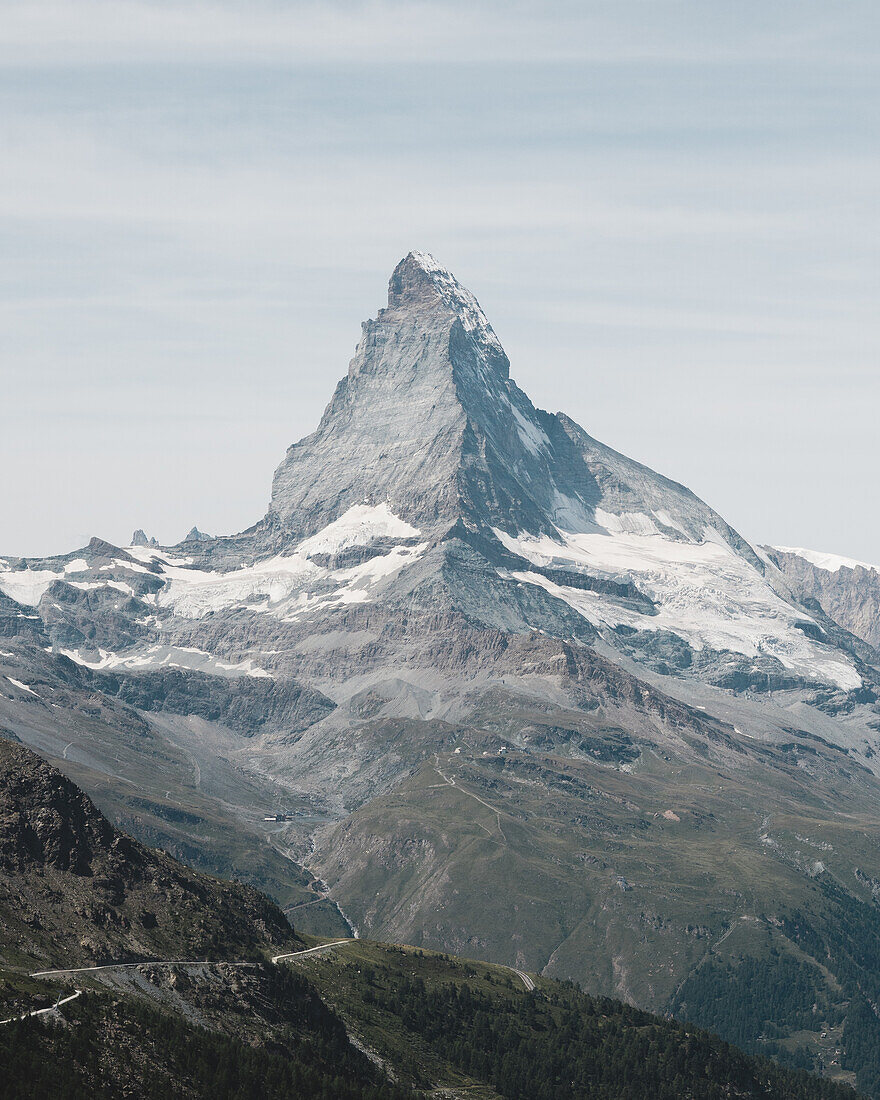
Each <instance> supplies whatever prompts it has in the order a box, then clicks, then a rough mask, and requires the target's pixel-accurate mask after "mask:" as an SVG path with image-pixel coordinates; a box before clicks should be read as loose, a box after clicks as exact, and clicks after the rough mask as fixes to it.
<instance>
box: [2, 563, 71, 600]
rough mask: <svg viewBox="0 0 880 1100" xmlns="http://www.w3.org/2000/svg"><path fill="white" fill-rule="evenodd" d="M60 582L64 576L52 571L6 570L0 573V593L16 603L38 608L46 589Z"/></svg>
mask: <svg viewBox="0 0 880 1100" xmlns="http://www.w3.org/2000/svg"><path fill="white" fill-rule="evenodd" d="M60 580H64V574H63V573H54V572H53V571H52V570H51V569H6V570H3V571H2V572H0V592H3V593H4V595H6V596H9V598H10V599H13V600H15V602H16V603H21V604H26V605H27V606H28V607H36V606H37V604H38V603H39V602H40V600H41V599H42V598H43V594H44V592H45V591H46V589H47V588H48V587H49V586H50V585H51V584H54V583H55V581H60Z"/></svg>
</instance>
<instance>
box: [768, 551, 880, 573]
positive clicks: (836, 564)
mask: <svg viewBox="0 0 880 1100" xmlns="http://www.w3.org/2000/svg"><path fill="white" fill-rule="evenodd" d="M773 549H774V550H778V551H779V553H780V554H794V555H795V556H796V557H799V558H803V559H804V561H808V562H809V563H810V565H815V566H816V568H817V569H824V570H825V571H826V572H827V573H839V572H840V570H841V569H869V570H873V572H875V573H880V566H876V565H870V564H869V563H868V562H866V561H857V560H856V559H855V558H844V557H842V556H841V555H840V554H825V553H822V552H821V551H819V550H804V549H803V548H802V547H800V546H774V547H773Z"/></svg>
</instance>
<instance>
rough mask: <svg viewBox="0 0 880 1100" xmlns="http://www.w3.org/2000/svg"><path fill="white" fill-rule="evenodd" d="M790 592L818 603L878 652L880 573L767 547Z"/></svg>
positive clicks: (850, 562) (859, 565)
mask: <svg viewBox="0 0 880 1100" xmlns="http://www.w3.org/2000/svg"><path fill="white" fill-rule="evenodd" d="M767 551H768V553H769V554H770V556H771V558H772V559H773V561H774V563H775V564H776V565H777V566H778V567H779V569H780V570H781V571H782V572H783V573H784V574H785V576H786V579H787V580H788V582H789V584H790V585H791V587H792V589H793V591H795V592H796V593H797V594H798V595H799V596H801V597H804V598H806V599H814V600H818V602H819V603H820V604H821V605H822V607H823V608H824V610H825V611H826V612H827V613H828V614H829V615H830V616H831V618H832V619H834V620H835V622H838V623H840V625H841V626H842V627H844V628H845V629H846V630H848V631H849V632H850V633H851V634H855V635H856V637H858V638H862V639H864V641H866V642H868V644H869V645H872V646H874V648H875V649H877V648H880V569H878V568H877V567H875V566H872V565H867V564H865V563H863V562H858V561H853V560H851V559H849V558H841V557H838V556H836V555H833V554H817V553H814V552H813V551H810V550H786V549H784V548H783V547H768V548H767Z"/></svg>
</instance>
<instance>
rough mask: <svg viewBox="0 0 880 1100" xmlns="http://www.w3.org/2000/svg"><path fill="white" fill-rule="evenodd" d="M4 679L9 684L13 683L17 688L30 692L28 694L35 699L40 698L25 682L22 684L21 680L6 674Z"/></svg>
mask: <svg viewBox="0 0 880 1100" xmlns="http://www.w3.org/2000/svg"><path fill="white" fill-rule="evenodd" d="M6 679H7V680H8V681H9V682H10V684H14V685H15V687H17V688H19V690H21V691H27V692H30V694H31V695H33V696H35V697H36V698H37V699H39V698H40V697H39V695H37V693H36V692H35V691H34V689H33V688H32V687H28V686H27V684H23V683H22V682H21V680H16V679H14V678H13V677H12V676H7V677H6Z"/></svg>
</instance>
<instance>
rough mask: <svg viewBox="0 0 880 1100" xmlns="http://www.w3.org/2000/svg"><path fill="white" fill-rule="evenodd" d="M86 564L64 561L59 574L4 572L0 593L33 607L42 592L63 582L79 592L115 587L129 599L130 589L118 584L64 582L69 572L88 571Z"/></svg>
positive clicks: (1, 574)
mask: <svg viewBox="0 0 880 1100" xmlns="http://www.w3.org/2000/svg"><path fill="white" fill-rule="evenodd" d="M88 568H89V566H88V563H87V562H85V561H84V560H83V559H82V558H78V559H77V560H76V561H71V562H68V563H67V565H65V567H64V569H63V571H62V572H60V573H55V572H54V571H53V570H51V569H7V570H2V571H0V592H3V593H4V594H5V595H7V596H9V597H10V599H13V600H15V601H16V603H20V604H25V605H27V606H28V607H36V606H37V604H39V602H40V600H41V599H42V598H43V596H44V595H45V593H46V590H47V589H48V588H49V586H50V585H52V584H54V583H55V581H64V582H65V584H69V585H70V586H71V587H72V588H79V589H82V590H85V589H90V588H104V587H110V588H116V589H118V590H119V591H120V592H125V593H126V594H127V595H130V596H133V595H134V591H133V589H132V588H131V587H130V586H129V585H127V584H123V583H122V582H121V581H72V580H69V579H68V574H70V573H83V572H86V571H87V570H88Z"/></svg>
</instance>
